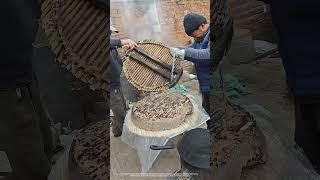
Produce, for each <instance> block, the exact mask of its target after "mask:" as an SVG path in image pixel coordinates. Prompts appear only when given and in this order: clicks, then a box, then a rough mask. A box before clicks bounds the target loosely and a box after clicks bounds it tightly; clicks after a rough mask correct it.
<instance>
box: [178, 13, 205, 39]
mask: <svg viewBox="0 0 320 180" xmlns="http://www.w3.org/2000/svg"><path fill="white" fill-rule="evenodd" d="M202 24H207V19H206V18H205V17H203V16H201V15H199V14H196V13H188V14H187V15H185V16H184V19H183V26H184V30H185V32H186V34H187V35H188V36H191V34H192V32H193V31H195V30H197V29H198V28H199V27H200V26H201V25H202Z"/></svg>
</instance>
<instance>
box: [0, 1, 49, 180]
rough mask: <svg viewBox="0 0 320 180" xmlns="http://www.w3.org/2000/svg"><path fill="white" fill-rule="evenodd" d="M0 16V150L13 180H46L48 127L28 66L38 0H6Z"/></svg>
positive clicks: (2, 4) (37, 12)
mask: <svg viewBox="0 0 320 180" xmlns="http://www.w3.org/2000/svg"><path fill="white" fill-rule="evenodd" d="M0 14H1V16H0V18H1V23H2V26H1V28H0V34H1V35H2V36H3V37H2V38H1V45H0V51H1V60H0V115H1V120H0V147H1V149H2V150H4V151H5V152H6V154H7V156H8V159H9V161H10V165H11V167H12V170H13V172H12V179H15V180H46V179H47V177H48V175H49V172H50V163H49V160H48V158H47V155H46V154H45V145H44V143H47V142H48V141H47V140H50V137H49V139H47V138H48V137H45V136H43V134H42V132H43V131H42V130H43V128H45V129H47V130H48V126H49V125H48V122H46V123H42V122H40V120H43V119H42V118H41V117H40V116H42V115H44V112H43V109H41V108H42V107H41V105H40V104H39V103H40V98H39V92H37V91H38V87H37V81H36V78H35V76H34V73H33V71H32V65H31V59H32V53H33V47H32V43H33V41H34V39H35V35H36V31H37V26H38V22H37V19H38V18H39V15H40V7H38V1H37V0H28V1H22V0H5V1H1V6H0ZM43 125H44V126H46V127H44V126H43ZM47 132H48V131H47ZM49 136H50V135H49ZM44 141H45V142H44Z"/></svg>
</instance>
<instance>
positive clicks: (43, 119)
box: [29, 75, 59, 157]
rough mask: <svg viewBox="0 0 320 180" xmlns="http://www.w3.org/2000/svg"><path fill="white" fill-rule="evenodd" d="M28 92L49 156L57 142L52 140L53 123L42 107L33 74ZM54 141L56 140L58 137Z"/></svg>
mask: <svg viewBox="0 0 320 180" xmlns="http://www.w3.org/2000/svg"><path fill="white" fill-rule="evenodd" d="M29 92H30V97H31V99H32V102H33V104H34V108H35V111H36V113H37V115H38V117H39V127H40V130H41V135H42V138H43V143H44V148H45V152H46V154H47V156H48V157H51V156H52V155H53V151H54V150H55V149H56V147H57V145H58V143H59V142H53V140H54V138H53V134H52V130H51V128H50V127H51V125H53V124H51V121H50V119H49V117H48V114H47V112H46V111H45V109H44V107H43V104H42V101H41V98H40V90H39V85H38V80H37V78H36V76H35V75H34V80H33V82H32V85H31V86H30V88H29ZM56 141H58V139H57V140H56Z"/></svg>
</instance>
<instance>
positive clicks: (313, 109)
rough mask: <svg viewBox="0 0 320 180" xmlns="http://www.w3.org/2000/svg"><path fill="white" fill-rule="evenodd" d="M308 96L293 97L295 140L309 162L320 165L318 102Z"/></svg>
mask: <svg viewBox="0 0 320 180" xmlns="http://www.w3.org/2000/svg"><path fill="white" fill-rule="evenodd" d="M309 99H310V98H295V115H296V124H295V137H294V138H295V142H296V143H297V145H299V146H300V147H301V148H302V149H303V151H304V152H305V154H306V156H307V157H308V159H309V160H310V162H311V163H312V164H313V165H315V166H319V167H320V154H319V151H320V145H319V143H317V142H318V140H319V138H320V136H319V131H318V121H319V119H317V118H319V115H317V114H319V111H320V109H319V108H320V104H319V103H315V102H310V101H309Z"/></svg>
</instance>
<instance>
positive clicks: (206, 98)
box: [202, 92, 212, 129]
mask: <svg viewBox="0 0 320 180" xmlns="http://www.w3.org/2000/svg"><path fill="white" fill-rule="evenodd" d="M202 107H203V108H204V109H205V110H206V112H207V113H208V114H209V115H210V113H211V111H210V110H211V109H210V92H206V93H202ZM206 123H207V128H208V129H210V127H211V126H212V122H211V119H209V120H208V121H207V122H206Z"/></svg>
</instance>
